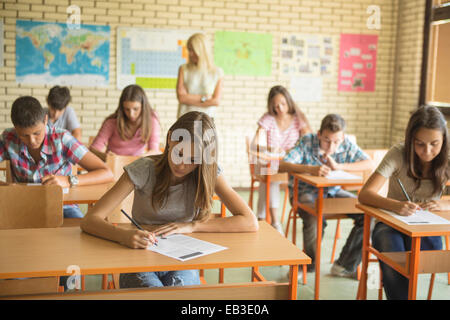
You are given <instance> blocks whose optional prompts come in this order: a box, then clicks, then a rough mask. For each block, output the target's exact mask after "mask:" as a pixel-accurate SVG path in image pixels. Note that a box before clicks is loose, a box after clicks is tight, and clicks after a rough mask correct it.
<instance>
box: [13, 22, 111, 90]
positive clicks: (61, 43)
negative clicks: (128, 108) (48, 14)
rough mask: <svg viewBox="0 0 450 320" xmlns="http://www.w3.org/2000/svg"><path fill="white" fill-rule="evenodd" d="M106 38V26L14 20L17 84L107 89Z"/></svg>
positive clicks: (108, 42)
mask: <svg viewBox="0 0 450 320" xmlns="http://www.w3.org/2000/svg"><path fill="white" fill-rule="evenodd" d="M109 39H110V27H109V26H97V25H79V28H70V29H69V28H68V26H67V25H66V24H65V23H49V22H39V21H25V20H17V22H16V81H17V82H20V83H29V84H58V85H75V86H88V87H93V86H99V87H104V86H107V85H108V84H109V45H110V40H109Z"/></svg>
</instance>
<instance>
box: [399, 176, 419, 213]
mask: <svg viewBox="0 0 450 320" xmlns="http://www.w3.org/2000/svg"><path fill="white" fill-rule="evenodd" d="M397 182H398V184H399V185H400V188H401V189H402V192H403V194H404V195H405V198H406V200H407V201H402V202H399V204H398V208H397V209H396V210H395V211H396V212H397V213H398V214H399V215H401V216H410V215H412V214H414V213H416V211H417V210H418V209H420V206H419V205H417V204H416V203H414V202H412V201H411V198H410V197H409V195H408V193H407V192H406V189H405V187H404V186H403V183H402V182H401V181H400V179H399V178H397Z"/></svg>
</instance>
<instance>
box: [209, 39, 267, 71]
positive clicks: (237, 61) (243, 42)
mask: <svg viewBox="0 0 450 320" xmlns="http://www.w3.org/2000/svg"><path fill="white" fill-rule="evenodd" d="M214 62H215V64H216V65H217V66H219V67H221V68H222V69H223V71H224V72H225V74H226V75H237V76H270V75H271V73H272V35H271V34H264V33H248V32H229V31H218V32H216V33H215V36H214Z"/></svg>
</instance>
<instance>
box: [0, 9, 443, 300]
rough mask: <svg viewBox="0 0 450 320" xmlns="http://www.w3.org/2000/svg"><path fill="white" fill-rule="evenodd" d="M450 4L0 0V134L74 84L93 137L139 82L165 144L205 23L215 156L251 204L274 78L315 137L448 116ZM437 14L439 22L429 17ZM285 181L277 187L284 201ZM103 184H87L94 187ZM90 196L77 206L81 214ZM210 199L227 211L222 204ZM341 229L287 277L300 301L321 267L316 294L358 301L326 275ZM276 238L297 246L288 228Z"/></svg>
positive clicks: (390, 142) (351, 289)
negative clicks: (28, 101)
mask: <svg viewBox="0 0 450 320" xmlns="http://www.w3.org/2000/svg"><path fill="white" fill-rule="evenodd" d="M449 8H450V1H448V0H320V1H318V0H246V1H244V0H223V1H218V0H110V1H96V0H79V1H72V0H5V1H2V3H1V4H0V12H1V13H0V132H3V131H4V130H6V129H8V128H12V127H14V126H13V122H12V120H11V107H12V105H13V103H14V102H15V101H16V99H17V98H19V97H22V96H32V97H34V98H36V99H37V100H38V101H39V102H40V104H41V105H42V107H44V108H46V107H47V96H48V94H49V90H50V89H51V88H52V87H54V86H55V85H60V86H67V87H68V88H69V89H70V96H71V100H70V107H71V108H72V109H73V110H74V111H75V113H76V116H77V118H78V121H79V124H80V128H81V130H82V135H81V138H80V139H79V141H80V142H81V144H83V145H86V146H89V145H90V144H91V143H92V138H94V137H96V136H97V134H98V132H99V130H100V129H101V128H102V125H103V123H104V120H105V118H106V117H108V116H109V115H111V114H112V113H114V111H115V110H116V109H117V107H118V101H119V99H120V98H121V94H122V90H123V89H124V88H125V87H126V86H128V85H130V84H138V85H140V86H141V87H142V88H143V89H144V91H145V94H146V96H147V98H148V102H149V104H150V106H151V108H152V109H153V110H155V111H156V113H157V116H158V119H159V125H160V136H159V141H157V143H158V146H159V148H160V149H161V150H164V148H165V147H166V146H165V142H166V134H167V133H168V131H169V128H171V126H172V125H173V124H174V123H175V121H176V120H177V118H178V116H179V99H178V98H177V88H176V84H177V75H178V68H179V66H180V65H181V64H183V63H185V62H186V61H187V56H188V49H187V45H186V41H187V40H188V38H189V37H190V36H191V35H193V34H195V33H202V34H204V35H205V37H206V40H207V43H208V46H209V48H210V51H211V54H212V55H213V57H214V63H215V65H216V66H219V67H220V68H221V69H222V70H223V78H222V82H221V85H222V88H221V96H220V104H219V105H218V107H217V108H216V109H215V113H214V116H213V117H214V119H213V120H214V121H213V123H214V125H215V128H216V131H217V136H218V141H219V143H218V160H217V163H218V165H219V167H220V170H222V171H223V177H225V178H226V181H227V182H228V184H229V185H230V187H232V188H233V189H234V190H236V191H237V194H238V195H239V196H240V197H241V198H242V199H243V201H244V202H245V203H248V202H249V197H250V185H251V182H252V175H251V174H250V170H249V154H248V147H247V145H246V141H248V140H249V139H253V137H254V136H255V132H256V131H257V129H258V121H259V119H260V118H261V116H262V115H264V114H265V113H266V112H267V109H268V94H269V90H270V89H271V88H272V87H274V86H283V87H285V88H286V89H287V90H288V91H289V92H290V94H291V95H292V98H293V100H294V102H295V103H296V105H297V106H298V108H299V109H300V110H301V112H302V113H303V114H304V115H305V117H306V119H307V121H308V122H309V126H310V129H311V130H310V131H311V132H312V133H314V134H315V133H316V132H317V131H318V130H319V128H320V127H321V123H322V120H323V118H324V117H325V116H326V115H328V114H339V115H340V116H342V118H343V119H345V124H346V127H345V133H346V134H349V135H351V136H353V137H354V138H355V140H356V143H357V145H358V146H359V147H360V148H361V149H362V150H388V149H390V148H391V147H392V146H394V145H396V144H398V143H400V142H402V141H404V140H405V129H406V128H407V125H408V121H409V119H410V116H411V114H413V113H414V112H415V111H416V110H417V109H418V107H419V106H421V105H425V104H427V105H432V106H435V107H437V108H438V110H440V111H441V112H442V114H443V115H444V117H445V120H447V123H448V117H449V115H450V112H449V110H450V109H449V108H448V107H450V96H449V93H450V91H449V90H448V89H447V90H446V89H445V88H446V87H448V83H449V82H448V81H449V80H448V79H447V76H448V74H450V73H449V72H445V70H448V71H450V65H449V64H448V62H446V61H447V59H444V58H443V57H446V56H448V53H447V51H448V50H449V42H448V39H450V37H449V36H448V35H449V33H450V29H449V28H448V26H449V25H450V24H448V21H449V19H450V13H449ZM439 15H440V16H439ZM437 17H441V18H440V19H441V23H433V22H435V20H436V19H437ZM442 17H443V18H442ZM33 29H34V31H35V32H36V33H34V34H33V32H32V31H33ZM438 29H439V32H438ZM77 30H78V32H80V30H81V31H82V32H86V30H88V31H90V33H91V35H92V34H93V35H94V36H93V37H92V38H91V41H92V42H89V43H84V44H82V45H81V46H80V45H79V44H78V47H77V46H76V45H74V44H73V43H72V44H71V43H69V42H67V41H68V40H67V39H64V37H66V36H67V35H68V34H70V33H71V32H74V33H73V34H75V35H76V34H77V33H76V32H77ZM55 34H56V36H55ZM445 35H447V36H445ZM55 39H56V40H55ZM446 39H447V40H446ZM77 41H78V40H77ZM80 41H81V40H80ZM439 41H440V42H439ZM74 42H76V41H74ZM48 43H50V45H47V44H48ZM438 44H439V45H438ZM90 46H93V47H94V48H95V49H93V50H91V47H90ZM97 48H100V49H99V50H98V51H96V50H97ZM445 50H447V51H445ZM180 52H181V57H180ZM134 59H135V60H134ZM439 59H440V60H439ZM80 65H81V66H83V65H84V67H81V68H80V67H79V66H80ZM58 66H59V67H58ZM155 70H156V71H155ZM203 98H204V97H203V96H202V98H201V99H203ZM207 98H208V97H205V99H207ZM211 99H212V97H211ZM202 102H204V101H203V100H202ZM380 160H381V159H380ZM0 169H1V164H0ZM2 174H3V171H0V179H2V176H1V175H2ZM115 179H117V178H116V177H115ZM360 186H361V185H360ZM0 188H1V187H0ZM286 190H287V189H285V190H284V191H281V193H280V202H281V203H280V208H282V205H283V204H282V201H283V199H284V195H285V194H286V193H287V191H286ZM257 191H258V189H257V188H256V191H255V192H254V193H255V195H254V198H253V202H252V203H253V205H252V210H253V212H254V213H255V214H256V207H257V203H258V192H257ZM95 192H96V191H94V188H92V189H90V191H89V193H90V194H91V195H92V196H93V194H94V193H95ZM97 192H100V191H98V190H97ZM102 192H104V191H102ZM355 194H356V193H355ZM444 195H448V193H447V190H445V191H444ZM97 200H98V199H97ZM92 203H94V201H92V202H91V203H89V204H87V203H86V202H85V203H83V204H80V209H81V211H83V214H85V213H86V211H87V210H88V209H89V208H90V207H91V206H92ZM267 203H268V202H267ZM292 205H293V204H292V203H290V201H287V206H286V208H285V209H284V212H285V213H283V219H282V220H281V221H280V222H281V226H282V229H283V231H284V230H286V228H287V223H288V221H289V222H290V223H292V222H293V221H292V220H298V221H297V229H296V234H297V243H296V248H297V249H299V251H301V250H302V249H303V248H302V247H301V246H302V243H303V241H302V228H301V225H302V223H301V221H302V220H301V219H295V218H294V219H289V211H290V209H291V207H292ZM353 207H354V206H353ZM214 209H219V210H220V203H218V202H217V203H216V202H215V203H214ZM129 210H130V212H131V206H130V207H129ZM363 211H364V210H363ZM364 212H365V211H364ZM278 214H279V216H280V217H281V209H280V210H279V211H278ZM119 215H120V213H119ZM447 217H450V216H448V215H447ZM269 220H270V219H269ZM336 226H337V221H336V220H329V222H328V228H327V232H325V233H324V234H323V240H322V260H318V261H320V263H319V268H320V269H316V270H319V271H320V272H319V274H318V275H317V277H316V278H315V279H316V280H314V273H310V272H308V278H307V279H308V281H307V283H305V281H304V282H303V283H302V282H300V280H299V282H298V287H297V284H295V285H293V284H290V286H291V287H289V288H290V290H291V292H290V296H289V297H290V298H292V297H293V296H292V287H293V288H294V289H295V292H296V297H295V298H296V299H299V300H312V299H318V298H319V297H318V287H317V285H318V284H317V283H318V279H319V277H320V278H321V279H320V288H321V291H320V299H324V300H354V299H356V298H361V296H362V295H360V289H359V283H358V281H355V280H354V279H346V278H336V277H332V276H330V272H329V270H330V267H331V266H332V263H330V261H329V256H330V254H331V251H332V247H333V244H334V241H335V240H334V238H335V231H334V230H335V228H336ZM352 227H353V222H352V220H351V219H342V221H341V230H340V233H341V237H340V238H341V239H340V241H339V242H338V244H337V249H335V250H333V255H334V252H335V251H336V253H339V252H340V251H341V248H342V247H343V246H344V243H345V239H346V238H347V235H348V234H349V233H350V231H351V229H352ZM417 227H418V226H417ZM262 229H264V228H262ZM78 230H79V228H78ZM260 230H261V228H260ZM264 230H266V229H264ZM361 230H362V229H361ZM2 231H3V230H0V232H2ZM271 231H273V230H269V231H268V232H269V233H270V232H271ZM258 232H259V231H258ZM264 232H265V231H264ZM449 234H450V227H449V226H448V228H447V230H444V231H443V233H442V234H441V236H442V239H443V248H442V249H443V250H445V249H447V250H448V249H449V244H448V242H447V243H446V242H445V237H447V241H448V237H449ZM205 239H209V238H205ZM282 240H286V241H289V242H290V243H291V240H292V235H289V236H287V237H285V239H282ZM224 241H225V240H224ZM280 241H281V240H280ZM230 242H231V240H230ZM319 242H320V241H319ZM419 243H420V242H419ZM231 245H232V244H231ZM280 245H281V242H280ZM318 253H319V259H320V251H318ZM293 254H294V253H293ZM446 257H448V255H447V256H446ZM372 258H373V257H372ZM446 259H447V260H446V263H447V266H448V265H449V264H450V263H448V258H446ZM363 260H364V254H363ZM297 262H298V261H297ZM297 262H296V263H295V264H299V263H297ZM320 264H322V267H320ZM375 264H377V263H375ZM236 265H239V263H238V262H236ZM267 265H268V266H264V267H261V270H260V271H261V273H262V274H263V275H264V277H265V278H266V279H267V280H273V281H275V282H286V281H288V280H289V278H288V277H287V276H286V273H287V272H288V274H291V275H292V274H295V275H296V276H297V271H295V272H294V271H292V270H293V269H292V268H290V269H289V268H287V269H286V267H285V266H283V267H280V266H269V265H270V263H269V262H268V264H267ZM286 265H292V264H291V263H286ZM370 265H371V264H369V267H370ZM214 266H216V267H217V268H216V269H213V267H214ZM247 267H251V266H247ZM117 268H119V266H117ZM205 269H206V270H205V278H206V280H207V282H211V281H212V282H214V283H215V282H216V281H217V275H218V273H219V276H220V275H222V273H221V272H222V271H220V270H219V266H218V264H217V263H216V265H214V264H211V266H210V270H208V268H205ZM222 270H223V269H222ZM249 270H250V269H249V268H247V269H246V270H245V271H244V272H242V270H239V269H238V268H236V269H235V268H233V267H231V269H230V270H226V269H225V280H226V281H225V282H227V280H228V281H229V282H232V283H234V282H244V281H247V280H245V278H248V274H249V273H252V272H253V271H249ZM377 270H378V269H377ZM301 273H302V272H301V268H300V269H299V270H298V274H301ZM100 274H101V273H100ZM258 274H259V272H258V271H256V272H254V273H253V276H254V277H256V278H257V277H258ZM448 274H450V273H448ZM448 274H447V273H446V272H443V271H440V272H437V271H436V277H435V278H434V276H433V282H434V288H433V290H432V299H438V300H447V299H449V298H450V278H449V276H448ZM305 275H306V271H305V273H304V276H305ZM416 276H417V274H416ZM366 280H367V279H366ZM430 280H431V278H430V274H426V275H419V276H418V280H417V283H416V282H414V285H413V287H414V288H415V289H414V292H415V294H416V295H417V297H416V298H417V299H422V300H425V299H427V298H429V297H430V296H429V294H430V293H429V289H428V287H429V283H430ZM86 281H87V282H88V284H87V286H92V287H102V286H103V285H104V282H103V283H101V282H102V281H104V279H103V280H102V278H101V276H98V277H94V276H93V274H91V275H87V276H86ZM89 281H90V282H89ZM416 287H417V288H416ZM103 288H104V287H103ZM341 288H342V290H340V289H341ZM297 290H298V294H297ZM362 291H364V290H362ZM199 295H200V296H201V293H199ZM357 295H358V297H357ZM118 298H119V299H120V297H118ZM378 298H379V291H378V290H377V289H372V290H371V289H370V288H368V290H367V299H369V300H376V299H378ZM383 298H384V299H386V295H384V297H383ZM94 299H95V297H94ZM135 299H139V296H136V297H135Z"/></svg>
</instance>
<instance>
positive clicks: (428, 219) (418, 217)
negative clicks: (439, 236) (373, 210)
mask: <svg viewBox="0 0 450 320" xmlns="http://www.w3.org/2000/svg"><path fill="white" fill-rule="evenodd" d="M380 210H381V211H383V212H385V213H387V214H389V215H391V216H392V217H394V218H396V219H397V220H400V221H402V222H404V223H406V224H408V225H414V226H416V225H425V224H426V225H429V224H450V221H448V220H447V219H444V218H442V217H440V216H438V215H436V214H434V213H432V212H430V211H428V210H417V211H416V213H414V214H412V215H410V216H401V215H399V214H397V213H395V212H392V211H389V210H384V209H380Z"/></svg>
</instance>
